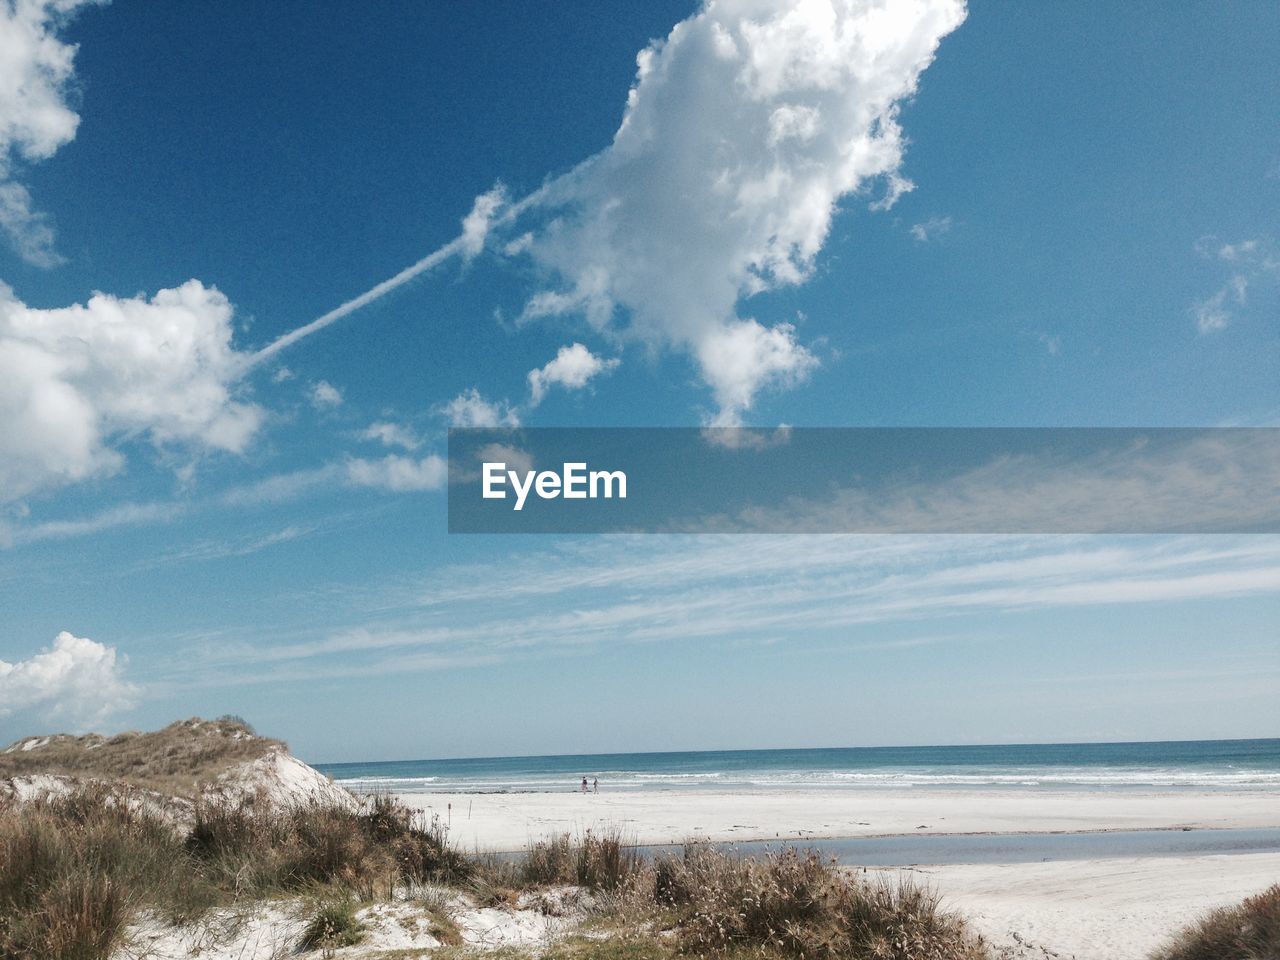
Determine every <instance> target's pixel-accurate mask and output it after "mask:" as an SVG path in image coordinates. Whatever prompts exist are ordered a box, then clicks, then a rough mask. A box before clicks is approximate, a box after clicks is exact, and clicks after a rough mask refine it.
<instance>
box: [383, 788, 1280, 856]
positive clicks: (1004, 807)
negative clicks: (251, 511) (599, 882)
mask: <svg viewBox="0 0 1280 960" xmlns="http://www.w3.org/2000/svg"><path fill="white" fill-rule="evenodd" d="M401 798H402V799H403V800H404V801H405V802H406V803H408V804H409V805H411V806H413V807H416V808H418V809H422V810H427V811H430V812H431V813H435V814H438V815H439V816H440V817H441V818H442V819H445V820H447V822H448V823H449V827H450V835H451V837H452V838H453V840H454V841H455V842H456V843H458V844H460V845H461V846H462V847H464V848H466V849H468V850H472V849H478V850H521V849H523V848H524V847H525V846H526V845H527V844H528V843H529V841H530V840H534V839H537V838H539V837H544V836H547V835H548V834H554V833H563V832H565V831H569V832H571V833H581V832H583V831H585V830H588V829H594V830H600V829H602V828H618V829H621V830H622V832H623V833H624V834H625V835H626V836H627V838H628V839H630V840H632V841H634V842H635V843H640V844H656V843H679V842H681V841H683V840H687V839H690V838H701V839H708V840H775V839H776V840H797V839H800V840H803V839H814V838H820V837H873V836H892V835H896V834H929V833H933V834H957V833H1053V832H1084V831H1096V830H1175V829H1181V828H1183V827H1191V828H1195V829H1208V828H1227V827H1280V802H1277V798H1276V795H1275V794H1274V793H1270V792H1265V791H1256V792H1227V791H1219V792H1203V793H1201V792H1163V793H1145V792H1124V793H1120V792H1116V793H1102V792H1098V791H1091V792H1084V791H1077V792H1074V793H1067V792H1062V793H1054V792H1047V791H1020V792H1016V791H995V790H986V791H982V790H970V791H942V790H929V791H916V792H906V791H894V790H883V791H882V790H876V791H874V792H873V791H856V792H855V791H852V790H843V791H841V790H830V791H817V790H805V791H802V792H801V791H787V790H773V791H767V792H766V791H760V792H754V793H751V792H736V791H735V792H716V791H709V790H708V791H702V790H698V791H675V790H661V791H658V790H655V791H628V792H625V793H621V792H620V793H612V794H611V793H609V792H608V791H607V789H606V790H605V791H604V792H602V793H599V794H581V793H575V792H570V791H566V792H565V793H488V794H458V793H454V794H432V793H405V794H402V795H401Z"/></svg>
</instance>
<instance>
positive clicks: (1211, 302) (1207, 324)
mask: <svg viewBox="0 0 1280 960" xmlns="http://www.w3.org/2000/svg"><path fill="white" fill-rule="evenodd" d="M1196 250H1197V251H1198V252H1199V253H1200V255H1201V256H1202V257H1204V258H1205V259H1207V260H1211V261H1214V262H1216V263H1218V264H1219V265H1221V267H1222V268H1223V269H1224V270H1226V271H1227V273H1228V277H1227V280H1226V282H1225V283H1223V284H1222V286H1220V287H1219V288H1218V289H1217V291H1216V292H1214V293H1213V294H1211V295H1210V296H1208V297H1205V298H1204V299H1203V300H1197V301H1196V302H1195V303H1194V304H1192V306H1191V314H1192V316H1193V317H1194V318H1195V321H1196V329H1198V330H1199V331H1200V333H1202V334H1210V333H1217V332H1218V331H1221V330H1225V329H1226V328H1227V327H1228V326H1229V325H1230V324H1231V322H1232V320H1233V319H1234V318H1235V316H1236V314H1237V313H1238V312H1239V311H1240V310H1241V309H1242V308H1244V307H1246V306H1247V305H1248V303H1249V290H1250V287H1252V286H1255V285H1257V284H1258V283H1264V284H1274V283H1275V282H1276V281H1277V280H1280V255H1278V254H1277V253H1276V250H1275V245H1274V244H1273V243H1272V242H1271V241H1270V239H1268V238H1266V237H1254V238H1252V239H1248V240H1240V241H1237V242H1235V243H1225V242H1223V241H1221V240H1219V239H1218V238H1217V237H1201V238H1200V240H1199V242H1198V243H1197V244H1196Z"/></svg>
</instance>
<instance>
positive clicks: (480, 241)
mask: <svg viewBox="0 0 1280 960" xmlns="http://www.w3.org/2000/svg"><path fill="white" fill-rule="evenodd" d="M506 203H507V188H506V187H504V186H503V185H502V184H500V183H499V184H497V185H495V186H494V188H493V189H492V190H490V191H488V192H487V193H482V194H480V196H478V197H476V202H475V203H474V204H473V205H472V207H471V212H470V213H469V214H467V215H466V217H465V218H464V219H463V221H462V255H463V256H464V257H466V258H467V259H468V260H469V259H471V258H472V257H474V256H475V255H476V254H477V253H479V252H480V251H481V250H483V249H484V242H485V239H486V238H487V237H488V236H489V228H490V227H491V226H492V225H493V220H494V217H496V216H497V215H498V213H499V212H500V211H501V210H502V208H503V207H505V206H506Z"/></svg>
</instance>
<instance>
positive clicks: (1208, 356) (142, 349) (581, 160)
mask: <svg viewBox="0 0 1280 960" xmlns="http://www.w3.org/2000/svg"><path fill="white" fill-rule="evenodd" d="M66 6H67V4H65V3H64V4H49V3H43V2H31V3H27V4H24V5H21V7H20V9H19V10H18V11H17V12H16V13H10V12H7V11H6V12H5V13H2V14H0V18H2V19H3V27H2V29H3V30H4V31H5V33H4V34H3V35H0V37H3V39H4V41H5V42H6V44H8V46H6V47H5V49H6V50H10V51H14V55H13V57H12V58H11V59H10V63H11V64H12V65H13V66H11V67H6V68H4V69H3V70H0V148H3V155H2V156H0V200H3V202H2V203H0V226H3V227H4V230H5V234H6V237H7V242H4V243H0V280H3V281H4V283H5V284H7V285H8V287H10V288H11V292H9V293H8V294H7V295H5V296H0V374H3V379H4V380H5V381H6V384H5V385H4V386H0V454H3V461H2V462H3V463H4V464H5V466H3V467H0V543H2V544H3V548H2V549H0V611H3V617H2V618H0V661H3V663H0V739H6V738H8V737H15V738H16V737H17V736H19V735H22V734H25V733H28V732H32V731H33V730H37V729H45V728H47V727H50V726H57V727H83V726H93V727H99V728H108V729H115V728H119V727H124V726H153V725H156V724H160V723H164V722H167V721H168V720H170V719H173V718H175V717H178V716H186V715H191V714H197V713H199V714H217V713H223V712H236V713H242V714H244V715H245V716H247V717H249V718H250V719H251V720H253V721H254V722H255V723H256V724H257V725H258V726H259V727H260V728H262V729H263V730H265V731H267V732H270V733H273V734H276V735H280V736H283V737H285V738H287V739H289V740H290V741H291V742H292V743H293V745H294V747H295V749H297V750H298V752H299V753H300V754H301V755H302V756H304V757H306V758H308V759H313V760H356V759H374V758H392V757H416V756H423V757H425V756H460V755H476V754H504V753H505V754H516V753H529V752H578V751H593V750H628V749H682V748H699V747H708V748H715V747H755V746H761V747H763V746H823V745H852V744H882V743H884V744H888V743H934V742H940V741H963V742H988V741H1003V740H1066V739H1124V738H1166V737H1169V738H1173V737H1196V736H1204V737H1212V736H1263V735H1273V734H1274V733H1275V732H1276V722H1277V720H1280V716H1277V713H1276V708H1275V706H1274V704H1275V703H1276V702H1280V699H1278V698H1277V694H1280V667H1278V666H1277V665H1278V664H1280V657H1278V656H1277V654H1278V653H1280V646H1278V644H1280V638H1278V637H1277V630H1276V625H1277V623H1280V544H1278V543H1277V542H1276V541H1275V540H1274V538H1270V539H1268V538H1201V539H1187V538H1179V539H1160V538H1138V539H1109V540H1102V539H1092V540H1088V539H1086V540H1080V539H1069V540H1068V539H1054V538H1039V539H1036V538H952V539H948V538H932V539H929V538H895V539H892V540H890V539H879V540H877V539H874V538H873V539H864V540H858V539H854V538H808V539H806V538H803V537H797V538H777V539H769V540H767V541H761V540H757V539H755V538H751V539H750V540H747V539H733V538H729V539H724V540H716V539H715V538H688V537H686V538H678V537H676V538H659V537H650V538H632V539H618V538H598V539H591V538H523V539H522V538H500V537H461V536H454V537H450V536H448V535H447V534H445V532H444V531H445V493H444V490H443V489H442V485H443V484H442V474H441V465H440V462H439V460H438V459H437V458H438V457H440V456H442V455H443V453H444V435H445V431H446V429H447V428H448V426H449V425H450V424H451V423H464V424H466V423H473V424H485V423H504V422H516V421H518V422H520V423H523V424H527V425H531V426H579V425H584V426H595V425H601V426H603V425H611V426H612V425H634V426H648V425H681V426H699V425H702V424H707V423H738V422H741V423H748V424H754V425H761V426H772V425H776V424H779V423H787V424H795V425H837V426H843V425H850V426H895V425H920V426H968V425H973V426H986V425H1017V426H1039V425H1057V426H1084V425H1089V426H1093V425H1098V426H1175V425H1178V426H1180V425H1191V426H1214V425H1227V424H1239V425H1275V424H1276V423H1277V420H1278V419H1280V387H1278V384H1280V378H1278V377H1277V372H1278V371H1280V327H1278V326H1277V316H1278V312H1277V310H1278V307H1280V251H1278V250H1277V245H1276V244H1277V232H1278V229H1280V228H1278V225H1277V213H1278V212H1280V124H1277V123H1276V119H1275V118H1276V117H1277V116H1278V115H1280V90H1278V89H1277V87H1276V84H1275V83H1274V64H1273V59H1274V47H1275V38H1276V36H1277V35H1278V32H1280V12H1278V11H1277V9H1276V8H1275V6H1274V5H1270V4H1265V3H1252V4H1251V3H1239V4H1233V5H1231V6H1228V7H1221V6H1215V5H1209V4H1201V5H1180V6H1179V7H1178V8H1176V9H1175V8H1170V7H1167V6H1160V5H1155V4H1125V5H1104V4H1094V5H1083V4H1061V5H1056V6H1052V7H1046V6H1043V5H1027V6H1021V7H1019V6H1015V5H1008V4H988V3H974V4H972V5H971V6H970V7H969V8H968V10H967V11H966V12H964V13H963V14H962V12H961V11H960V9H959V8H957V7H955V6H954V5H952V4H950V3H947V2H942V0H938V2H936V3H924V2H922V3H921V4H920V5H919V6H918V8H913V9H912V10H911V11H910V13H909V14H904V15H903V16H902V17H901V18H900V20H899V21H897V22H893V23H884V22H881V21H879V20H876V19H875V15H874V14H873V13H868V12H867V10H864V9H863V7H864V5H863V4H860V3H857V4H852V5H851V6H850V8H849V9H848V10H843V11H837V12H836V13H834V14H832V18H831V20H830V21H829V22H826V21H823V20H822V18H821V16H820V14H821V12H822V9H823V7H824V6H825V5H824V4H813V5H810V6H809V7H807V8H805V9H804V10H802V11H800V12H799V13H796V12H793V11H789V10H788V9H787V5H786V4H782V3H779V4H773V3H765V2H758V3H757V2H743V3H740V4H721V5H720V6H719V7H717V8H715V10H714V11H713V12H711V13H708V12H705V11H701V10H700V8H698V7H697V6H695V5H693V4H688V3H682V4H662V3H652V4H641V5H635V4H631V5H614V6H608V5H600V4H556V5H553V6H551V7H548V6H547V5H542V4H539V5H534V4H505V5H503V6H501V7H500V8H487V7H483V6H481V5H455V6H449V7H444V6H438V7H428V8H423V7H422V6H421V5H419V4H408V3H406V4H394V3H386V4H380V5H377V7H376V8H375V9H374V11H373V12H370V11H369V10H368V9H364V8H359V7H353V6H349V5H340V4H321V5H317V6H316V7H314V8H312V9H311V11H310V12H309V13H308V15H307V16H305V17H300V16H299V15H298V13H297V11H296V9H291V8H289V7H287V6H282V5H276V6H273V7H270V8H267V9H251V8H250V7H248V6H243V5H234V4H231V5H227V4H224V5H201V4H172V5H166V6H165V7H163V8H161V7H158V6H156V5H153V4H142V3H136V2H121V0H117V2H115V3H112V4H110V5H96V4H89V5H83V6H80V7H79V8H78V9H75V10H74V11H73V15H70V16H67V15H63V14H58V13H56V11H55V8H61V7H66ZM836 6H837V7H840V6H842V5H840V4H837V5H836ZM901 9H907V8H901ZM51 11H53V12H51ZM961 19H963V22H960V21H961ZM677 24H682V26H681V27H680V28H678V29H677V30H676V33H675V34H673V33H672V31H673V28H676V25H677ZM837 28H839V29H840V30H844V32H843V33H840V36H841V37H843V38H844V39H843V40H841V41H839V42H837V41H836V40H832V39H831V38H832V31H835V30H837ZM845 28H848V29H845ZM805 30H812V31H816V32H815V33H813V34H812V36H816V37H819V38H822V42H821V43H815V44H810V45H809V46H807V47H806V46H805V45H804V44H799V45H793V44H791V39H794V36H793V34H794V35H798V36H801V37H804V36H809V34H806V33H804V31H805ZM788 31H791V32H790V33H789V32H788ZM796 31H799V33H798V34H797V33H796ZM668 35H671V38H670V39H669V40H668V41H667V44H666V46H665V47H664V48H662V49H656V48H655V49H654V50H653V52H652V53H651V54H650V56H649V59H648V63H649V66H650V68H651V69H650V71H649V73H648V74H647V75H646V76H645V77H644V78H642V79H640V80H638V79H637V59H636V57H637V53H638V52H640V51H642V50H645V49H647V48H649V46H650V44H651V42H652V41H654V40H655V39H658V38H664V37H668ZM859 37H863V38H869V39H858V38H859ZM726 38H727V39H726ZM850 38H852V39H850ZM40 40H44V41H46V43H45V45H44V46H40V44H39V43H38V42H37V41H40ZM881 41H883V44H884V46H883V50H884V51H887V52H885V53H883V55H882V56H878V57H871V56H870V54H869V53H868V51H869V50H871V49H872V48H873V47H875V44H876V43H879V42H881ZM59 44H63V45H72V44H74V45H76V47H75V49H74V59H72V50H71V48H70V46H58V45H59ZM877 49H879V48H877ZM51 50H52V52H50V51H51ZM812 50H816V51H817V53H806V52H805V51H812ZM797 51H799V52H797ZM752 56H754V57H755V59H754V60H753V59H751V58H752ZM42 57H43V58H44V59H41V58H42ZM744 64H747V65H749V66H744ZM779 64H781V67H780V66H779ZM784 67H785V69H783V68H784ZM633 87H634V89H635V91H636V93H635V94H634V96H633V102H632V106H631V108H630V112H628V113H627V114H626V115H627V116H628V125H627V126H626V127H624V129H623V130H622V131H621V132H620V131H619V127H620V124H621V123H622V121H623V117H624V112H626V111H628V91H629V90H631V89H632V88H633ZM784 108H785V109H784ZM77 117H78V123H77V120H76V118H77ZM713 174H714V175H713ZM904 181H909V182H910V183H911V184H913V185H914V189H911V190H909V191H905V190H900V189H898V190H895V186H894V185H895V183H896V184H898V185H899V186H901V184H902V183H903V182H904ZM498 185H500V186H498ZM895 194H897V195H896V198H895ZM725 197H732V198H733V200H732V204H731V208H730V207H726V206H725V204H726V203H730V201H728V200H726V199H725ZM530 198H532V199H530ZM891 199H892V200H893V201H894V202H892V203H891V204H889V203H888V202H887V201H888V200H891ZM730 209H731V215H726V213H725V211H726V210H730ZM486 214H487V216H486ZM468 217H470V219H469V226H466V227H464V226H463V221H464V218H468ZM441 250H443V251H444V253H443V254H442V256H441V261H442V262H440V263H439V264H438V265H437V266H434V267H433V268H431V269H424V270H423V271H422V272H421V273H420V274H418V275H417V276H415V277H414V278H412V279H410V280H409V281H407V282H405V283H404V284H403V285H400V286H398V287H397V288H396V289H394V290H392V291H390V292H388V293H387V294H386V295H385V296H382V297H380V298H377V299H375V300H374V301H373V302H371V303H369V304H368V305H367V306H364V307H362V308H361V309H359V310H355V311H353V312H351V313H350V314H349V315H347V316H344V317H342V318H340V319H337V320H335V321H334V322H333V323H332V324H330V325H328V326H325V327H324V328H323V329H319V330H316V331H315V332H314V333H311V334H310V335H308V336H305V337H302V338H301V339H298V340H296V342H292V343H290V344H288V345H287V346H284V347H283V348H282V349H280V350H279V351H278V352H276V353H272V354H271V355H270V356H267V357H260V358H257V359H255V352H256V351H259V350H261V349H262V348H265V347H267V346H268V345H270V344H271V343H273V342H274V341H275V340H276V339H277V338H278V337H280V336H282V335H285V334H287V333H288V332H289V331H291V330H295V329H297V328H299V327H300V326H302V325H304V324H307V323H308V322H309V321H312V320H313V319H314V318H317V317H320V316H322V315H324V314H325V313H326V312H328V311H330V310H332V309H334V308H335V307H338V306H339V305H340V304H343V303H346V302H348V301H350V300H351V299H352V298H354V297H357V296H359V295H361V294H363V293H365V292H366V291H369V290H370V289H371V288H374V287H375V285H377V284H379V283H381V282H383V281H385V280H387V279H388V278H390V277H392V276H394V275H395V274H397V272H398V271H400V270H402V269H403V268H405V267H407V266H409V265H410V264H414V263H416V262H418V261H420V260H421V259H422V258H423V257H426V256H428V255H430V254H432V253H433V251H441ZM192 280H194V281H196V284H195V285H194V286H193V285H187V286H184V284H189V281H192ZM214 288H216V291H218V292H219V293H215V292H214ZM161 291H177V292H175V293H172V294H169V295H162V294H161V293H160V292H161ZM95 292H101V294H102V295H103V296H102V297H99V298H98V299H97V300H95V301H90V297H91V296H92V295H93V294H94V293H95ZM73 304H82V305H83V304H87V305H88V306H86V307H84V308H83V309H81V310H79V311H70V310H68V309H67V308H69V307H71V305H73ZM534 371H538V373H537V374H536V375H535V376H534V378H533V379H532V380H531V379H530V374H531V373H532V372H534ZM744 555H745V556H744ZM886 598H889V599H892V600H893V602H888V599H886ZM758 604H763V606H757V605H758ZM743 610H750V611H752V615H751V616H750V617H744V616H742V615H740V613H741V611H743ZM63 631H66V632H67V633H68V635H69V636H68V638H67V639H65V640H55V638H56V637H59V635H60V634H61V633H62V632H63ZM6 667H7V669H6ZM6 700H7V701H8V703H7V704H6V702H5V701H6ZM762 704H764V705H765V706H766V709H762V708H761V707H762ZM1206 718H1208V719H1206Z"/></svg>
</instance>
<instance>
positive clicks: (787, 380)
mask: <svg viewBox="0 0 1280 960" xmlns="http://www.w3.org/2000/svg"><path fill="white" fill-rule="evenodd" d="M698 360H699V362H700V363H701V364H702V371H703V376H705V377H706V379H707V382H708V383H709V384H710V385H711V389H712V391H713V392H714V394H715V398H716V403H717V404H719V406H720V410H719V412H718V413H717V414H716V415H715V417H714V418H712V420H711V422H710V424H709V425H710V426H713V427H733V426H737V425H738V424H739V423H741V414H742V411H744V410H749V409H750V408H751V402H752V399H753V397H754V396H755V394H756V391H758V390H760V389H761V388H762V387H766V386H778V387H788V386H791V385H792V384H794V383H798V382H799V381H801V380H803V379H804V378H805V377H806V376H808V375H809V371H810V370H812V369H813V368H814V367H816V366H817V365H818V360H817V358H816V357H815V356H813V354H811V353H810V352H809V351H808V350H806V349H805V348H804V347H802V346H800V345H799V344H798V343H797V342H796V339H795V327H793V326H791V324H789V323H780V324H778V325H777V326H775V327H765V326H763V325H761V324H760V323H757V322H756V321H755V320H751V319H747V320H734V321H733V322H731V323H728V324H724V325H723V326H719V327H717V328H716V329H714V330H711V331H709V332H708V333H707V335H706V336H705V337H704V338H703V340H702V342H701V343H700V344H699V345H698Z"/></svg>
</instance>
